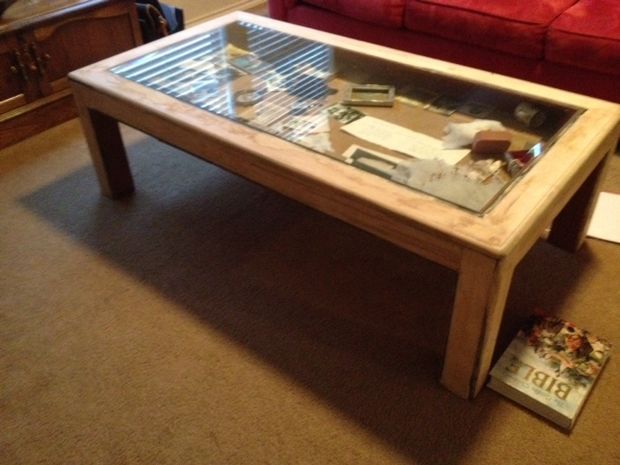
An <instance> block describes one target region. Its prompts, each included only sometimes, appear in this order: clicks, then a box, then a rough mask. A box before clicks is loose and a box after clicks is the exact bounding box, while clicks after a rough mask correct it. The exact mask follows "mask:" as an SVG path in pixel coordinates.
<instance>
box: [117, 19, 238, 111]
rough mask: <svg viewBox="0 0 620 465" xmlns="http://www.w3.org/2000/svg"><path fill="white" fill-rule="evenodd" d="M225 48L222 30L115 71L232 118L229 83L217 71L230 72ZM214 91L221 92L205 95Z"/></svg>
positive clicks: (133, 62)
mask: <svg viewBox="0 0 620 465" xmlns="http://www.w3.org/2000/svg"><path fill="white" fill-rule="evenodd" d="M226 44H227V39H226V31H225V30H224V29H220V30H217V31H213V32H211V33H208V34H205V35H201V36H200V37H196V38H194V39H190V40H188V41H184V42H181V43H180V44H176V45H173V46H171V47H167V48H165V49H163V50H160V51H157V52H155V53H151V54H149V55H147V56H145V57H142V58H140V59H138V60H135V61H132V62H131V63H127V64H124V65H121V66H117V67H116V68H114V69H113V70H112V71H113V72H114V73H116V74H119V75H121V76H123V77H125V78H127V79H129V80H131V81H134V82H137V83H140V84H143V85H145V86H147V87H150V88H152V89H156V90H159V91H161V92H163V93H165V94H167V95H170V96H172V97H176V98H179V99H181V100H185V101H189V102H190V103H192V104H194V105H198V106H200V107H202V108H205V109H207V110H209V111H213V112H215V113H218V114H222V115H223V116H228V117H231V118H232V117H234V108H233V106H232V98H231V91H230V86H229V85H228V83H227V81H228V80H227V79H221V78H220V79H218V77H217V72H218V71H222V70H225V69H226V68H227V55H226ZM211 88H217V89H218V90H217V92H212V93H209V92H205V91H206V90H208V89H211ZM205 93H206V94H209V95H208V97H204V96H203V97H200V95H202V94H205ZM196 96H198V97H196Z"/></svg>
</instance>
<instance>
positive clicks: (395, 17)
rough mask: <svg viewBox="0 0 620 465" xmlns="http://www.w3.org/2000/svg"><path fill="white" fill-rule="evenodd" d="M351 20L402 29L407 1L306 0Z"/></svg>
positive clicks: (305, 0)
mask: <svg viewBox="0 0 620 465" xmlns="http://www.w3.org/2000/svg"><path fill="white" fill-rule="evenodd" d="M303 3H310V4H311V5H315V6H318V7H320V8H324V9H326V10H330V11H333V12H335V13H339V14H341V15H344V16H349V17H351V18H355V19H360V20H362V21H368V22H370V23H374V24H380V25H382V26H388V27H394V28H396V27H402V25H403V16H404V14H405V0H304V2H303Z"/></svg>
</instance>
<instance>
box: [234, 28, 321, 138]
mask: <svg viewBox="0 0 620 465" xmlns="http://www.w3.org/2000/svg"><path fill="white" fill-rule="evenodd" d="M240 24H241V25H242V26H243V27H244V28H245V29H246V30H247V43H248V49H249V51H250V52H251V53H252V54H253V55H255V56H256V57H257V58H258V59H260V60H261V61H262V62H263V63H264V66H262V67H261V68H260V69H259V70H258V71H257V72H256V73H255V74H254V75H253V86H254V87H256V88H260V87H261V86H264V84H265V82H269V81H270V80H271V79H272V77H274V76H275V77H276V79H277V81H278V85H279V88H280V90H285V91H286V92H276V93H271V94H267V95H266V96H265V98H264V99H263V100H262V101H261V102H259V103H258V104H257V105H256V108H257V110H258V112H259V113H260V114H261V120H262V121H263V123H264V124H265V125H267V126H269V125H270V124H271V123H273V122H275V121H278V120H280V119H281V118H284V117H286V116H288V115H289V114H290V113H291V109H292V108H294V107H295V106H296V105H297V106H305V108H306V111H304V114H305V115H306V116H308V115H312V114H316V113H317V112H319V111H320V110H321V107H319V106H317V107H316V108H315V109H314V110H312V109H310V107H311V105H312V103H311V101H312V100H319V99H321V98H323V97H325V95H326V92H327V83H326V82H327V80H328V79H329V78H330V76H331V72H332V51H331V48H330V47H328V46H327V45H324V44H320V43H316V42H311V41H309V40H305V39H302V38H299V37H294V36H291V35H288V34H285V33H282V32H278V31H274V30H271V29H266V28H264V27H262V26H258V25H255V24H251V23H243V22H242V23H240ZM316 126H317V119H316V118H314V119H309V120H308V122H307V123H303V122H301V123H300V122H299V121H297V122H296V125H295V129H293V130H291V129H290V128H288V129H280V130H276V128H271V132H272V133H274V134H276V135H278V136H280V137H283V138H285V139H289V140H293V141H296V140H299V139H300V138H303V137H304V136H305V135H306V134H307V133H309V132H311V131H312V130H313V129H314V128H315V127H316Z"/></svg>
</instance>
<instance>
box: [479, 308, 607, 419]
mask: <svg viewBox="0 0 620 465" xmlns="http://www.w3.org/2000/svg"><path fill="white" fill-rule="evenodd" d="M610 351H611V346H610V344H609V343H608V342H606V341H605V340H603V339H600V338H598V337H595V336H593V335H592V334H590V333H589V332H588V331H585V330H583V329H580V328H578V327H577V326H575V325H574V324H573V323H570V322H568V321H565V320H562V319H560V318H556V317H551V316H542V315H535V316H532V317H531V319H530V321H529V322H528V324H527V325H525V327H524V328H522V329H521V330H520V331H519V332H518V334H517V336H516V337H515V338H514V339H513V340H512V342H511V343H510V345H509V346H508V348H507V349H506V350H505V352H504V353H503V355H502V356H501V357H500V359H499V360H498V361H497V363H496V364H495V366H494V367H493V369H492V370H491V373H490V381H489V384H488V386H489V387H490V388H491V389H493V390H495V391H497V392H499V393H501V394H503V395H505V396H506V397H508V398H510V399H512V400H514V401H515V402H517V403H520V404H521V405H523V406H525V407H527V408H529V409H530V410H532V411H534V412H536V413H538V414H539V415H541V416H543V417H545V418H547V419H548V420H550V421H552V422H554V423H556V424H557V425H559V426H561V427H562V428H565V429H567V430H570V429H572V427H573V425H574V424H575V420H576V419H577V415H579V412H580V411H581V409H582V407H583V405H584V402H585V401H586V399H587V397H588V395H589V393H590V391H591V390H592V387H593V385H594V382H595V381H596V379H597V378H598V375H599V373H600V372H601V370H602V368H603V366H604V365H605V362H606V361H607V359H608V357H609V355H610Z"/></svg>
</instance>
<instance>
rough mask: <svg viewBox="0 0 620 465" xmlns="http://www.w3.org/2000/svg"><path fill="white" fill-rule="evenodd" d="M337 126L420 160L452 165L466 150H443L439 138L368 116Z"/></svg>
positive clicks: (466, 152)
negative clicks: (440, 161)
mask: <svg viewBox="0 0 620 465" xmlns="http://www.w3.org/2000/svg"><path fill="white" fill-rule="evenodd" d="M341 130H342V131H345V132H348V133H349V134H351V135H353V136H355V137H358V138H359V139H363V140H366V141H368V142H372V143H373V144H377V145H380V146H382V147H385V148H388V149H390V150H394V151H396V152H400V153H404V154H405V155H409V156H411V157H415V158H420V159H423V160H432V159H439V160H443V161H445V162H446V163H448V164H450V165H455V164H456V163H458V162H459V161H460V160H462V159H463V157H465V156H466V155H467V154H468V153H469V150H467V149H462V150H445V149H443V148H442V146H441V141H440V140H439V139H435V138H434V137H431V136H427V135H426V134H422V133H420V132H416V131H412V130H411V129H407V128H404V127H402V126H398V125H397V124H392V123H388V122H387V121H383V120H381V119H379V118H374V117H372V116H364V117H363V118H360V119H358V120H356V121H353V122H352V123H349V124H347V125H345V126H343V127H342V128H341Z"/></svg>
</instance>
